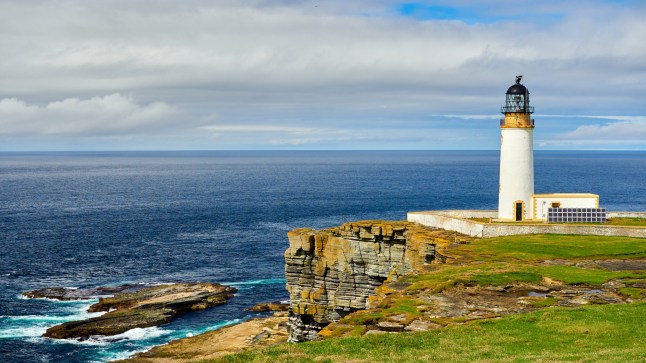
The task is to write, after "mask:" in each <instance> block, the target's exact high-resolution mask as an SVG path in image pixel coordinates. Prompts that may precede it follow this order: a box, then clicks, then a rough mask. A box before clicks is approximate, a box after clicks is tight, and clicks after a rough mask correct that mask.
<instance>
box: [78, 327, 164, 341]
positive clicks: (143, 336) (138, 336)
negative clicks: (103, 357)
mask: <svg viewBox="0 0 646 363" xmlns="http://www.w3.org/2000/svg"><path fill="white" fill-rule="evenodd" d="M171 333H173V330H168V329H163V328H159V327H150V328H134V329H130V330H128V331H127V332H125V333H121V334H117V335H110V336H99V335H96V336H91V337H90V339H89V340H98V341H102V342H108V343H113V342H118V341H122V340H148V339H154V338H158V337H161V336H164V335H169V334H171Z"/></svg>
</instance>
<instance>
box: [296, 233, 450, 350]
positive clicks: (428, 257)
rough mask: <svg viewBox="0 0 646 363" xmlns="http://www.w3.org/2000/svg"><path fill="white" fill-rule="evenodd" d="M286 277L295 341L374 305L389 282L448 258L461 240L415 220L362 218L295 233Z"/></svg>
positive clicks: (302, 339)
mask: <svg viewBox="0 0 646 363" xmlns="http://www.w3.org/2000/svg"><path fill="white" fill-rule="evenodd" d="M288 237H289V248H288V249H287V251H285V275H286V279H287V289H288V291H289V294H290V318H289V326H290V338H289V340H290V341H292V342H300V341H307V340H315V339H317V333H318V332H319V331H320V330H321V329H322V328H323V327H325V326H326V325H327V324H329V323H331V322H335V321H338V320H339V319H341V318H342V317H343V316H345V315H347V314H349V313H352V312H354V311H357V310H361V309H366V308H369V307H370V299H369V298H370V297H371V296H373V295H374V294H375V288H377V287H379V286H381V285H382V284H383V283H384V281H386V280H391V281H392V280H395V279H397V278H398V277H399V276H403V275H405V274H409V273H411V272H415V271H417V270H420V269H422V268H423V267H424V266H425V265H428V264H431V263H433V262H434V261H436V260H443V259H444V258H446V256H443V255H442V252H441V251H442V249H443V247H445V246H447V245H449V244H450V243H452V242H455V240H454V238H455V237H453V238H452V237H451V236H450V235H449V234H447V232H446V231H442V230H436V229H435V230H434V229H429V228H426V227H423V226H420V225H418V224H415V223H409V222H384V221H362V222H350V223H345V224H343V225H342V226H339V227H336V228H331V229H327V230H322V231H315V230H312V229H297V230H293V231H291V232H289V234H288Z"/></svg>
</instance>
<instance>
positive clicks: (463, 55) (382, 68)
mask: <svg viewBox="0 0 646 363" xmlns="http://www.w3.org/2000/svg"><path fill="white" fill-rule="evenodd" d="M399 3H400V2H397V1H388V0H374V1H373V0H371V1H368V0H354V1H341V0H329V1H324V2H322V1H308V0H303V1H300V0H275V1H267V0H219V1H203V0H185V1H181V2H174V1H159V2H155V3H154V4H151V3H150V2H149V1H142V0H111V1H103V0H82V1H81V0H66V1H62V2H61V1H20V2H17V1H4V0H0V34H2V37H0V74H2V77H0V99H4V100H3V101H2V102H3V107H5V108H6V112H10V116H11V117H10V118H9V119H7V118H3V119H2V120H0V126H1V128H2V130H0V134H11V135H18V134H34V133H38V134H46V135H51V137H52V138H53V137H55V135H98V134H105V133H111V134H115V135H117V134H132V133H137V132H139V135H141V136H142V137H143V136H144V135H146V134H147V132H148V131H152V130H158V131H159V132H162V133H163V132H166V131H164V130H168V129H172V130H173V132H172V133H169V132H166V136H168V139H170V140H171V143H172V142H173V141H172V140H191V142H192V140H193V139H194V138H195V139H196V140H195V143H196V144H199V145H200V147H201V145H203V144H204V143H206V142H204V143H200V137H202V135H200V134H198V135H196V134H195V133H194V131H195V127H196V126H199V125H205V124H212V123H213V122H212V120H210V119H209V118H208V116H206V115H211V114H214V113H217V115H218V117H217V121H218V123H219V125H220V126H217V125H215V126H214V127H215V128H214V129H211V130H208V129H201V131H208V132H205V133H204V134H205V136H204V137H212V135H213V134H214V133H218V134H224V133H228V134H229V136H230V137H231V138H232V140H231V144H233V145H238V144H240V143H237V144H236V143H235V141H236V140H233V138H237V137H247V136H249V135H250V134H254V133H257V132H260V131H261V130H265V131H264V133H273V134H280V133H284V134H285V135H293V136H294V138H293V139H292V138H291V137H278V136H276V135H270V136H272V137H271V139H270V138H268V137H265V138H264V139H258V142H259V143H255V144H253V145H252V146H254V147H259V148H262V147H264V146H263V145H267V143H268V142H270V141H269V140H274V141H272V142H274V143H276V144H279V143H281V142H284V141H286V140H287V142H286V144H289V143H290V142H291V143H293V144H300V145H307V144H311V143H312V140H315V139H320V140H321V141H320V142H321V143H324V142H326V140H331V139H334V137H337V138H336V139H334V140H340V137H339V135H336V134H331V136H330V139H327V138H325V137H319V136H310V134H309V133H308V131H312V130H318V131H321V130H323V129H344V128H346V129H358V128H361V127H366V125H371V124H373V123H378V124H379V125H382V126H383V125H384V123H386V122H393V123H395V124H394V125H392V127H396V126H397V125H396V123H400V124H401V126H402V127H417V126H419V125H420V123H422V122H424V121H425V120H426V118H428V117H433V116H428V115H447V116H446V117H452V118H463V119H488V118H491V119H496V118H499V116H494V115H486V113H488V112H495V111H497V108H498V106H500V105H501V104H502V102H503V100H504V98H503V97H504V96H503V93H504V90H505V89H506V87H507V86H509V85H510V83H512V82H513V78H514V76H515V75H516V74H525V76H526V77H525V81H526V84H527V86H528V87H529V88H530V90H531V92H532V101H533V104H534V106H536V108H537V112H549V113H554V114H557V113H561V114H567V113H583V112H590V113H599V114H603V113H605V114H607V113H615V112H620V111H618V109H621V112H625V113H634V114H643V113H644V112H646V110H645V109H644V104H643V99H644V98H645V97H646V86H645V85H646V73H644V72H643V60H644V59H646V42H643V39H642V38H643V37H642V34H644V33H646V23H645V22H643V19H644V16H646V7H644V6H643V5H639V4H637V5H626V6H624V5H617V6H613V5H608V3H607V2H603V1H586V2H585V5H583V3H582V2H579V1H575V2H565V3H564V2H562V1H556V0H546V1H541V2H540V3H536V4H534V3H532V4H523V6H521V7H510V6H508V4H507V2H505V1H487V2H486V5H482V3H479V5H473V3H472V2H467V1H451V2H448V1H446V2H442V1H440V2H438V4H443V5H444V6H449V7H451V6H455V7H466V8H468V9H467V10H473V9H475V10H477V11H479V12H481V13H484V15H486V16H489V18H490V19H489V20H487V21H481V22H478V21H468V22H462V21H459V20H451V21H436V20H418V19H414V18H411V17H403V16H400V15H399V14H397V12H396V10H395V9H396V8H397V6H398V4H399ZM483 9H486V10H483ZM466 12H467V13H468V12H469V11H466ZM534 14H538V15H540V16H537V17H534V16H533V15H534ZM552 15H554V16H553V17H550V16H552ZM542 16H546V17H542ZM500 18H502V20H500ZM491 19H494V20H491ZM495 19H498V20H495ZM536 19H548V20H536ZM115 92H120V94H131V93H132V94H136V95H137V96H138V99H139V100H142V101H137V100H132V99H130V101H127V100H126V101H124V100H121V103H119V101H118V100H114V101H110V100H103V101H102V102H103V103H102V102H99V101H92V102H90V101H91V100H94V99H95V97H94V96H96V95H111V94H114V93H115ZM121 97H125V98H128V96H121ZM99 98H104V97H99ZM26 100H29V102H26ZM32 100H38V102H39V103H34V101H32ZM60 100H63V101H60ZM59 102H60V104H59ZM128 104H129V105H130V106H128ZM50 105H51V106H50ZM170 105H174V106H170ZM101 107H105V109H104V111H102V112H98V111H96V110H99V109H101ZM129 107H130V108H129ZM72 109H73V110H74V111H72ZM179 109H181V110H182V112H183V116H185V117H183V118H186V120H184V119H183V120H182V122H181V123H176V124H173V122H172V119H173V118H174V117H175V116H177V113H178V112H179V111H178V110H179ZM95 111H96V112H95ZM173 112H174V113H175V116H172V114H173ZM108 119H109V120H111V121H108ZM296 119H298V120H300V121H298V122H296V121H294V122H289V121H285V120H296ZM20 120H26V121H25V122H21V121H20ZM195 120H198V121H195ZM199 120H201V121H199ZM393 120H394V121H393ZM279 123H280V125H278V124H279ZM225 124H226V125H232V126H227V127H228V129H226V128H225V126H223V125H225ZM465 124H466V123H462V124H460V123H455V125H454V126H453V127H454V130H455V132H459V130H460V129H463V128H465V127H467V126H465ZM244 125H252V126H244ZM272 125H274V126H272ZM275 125H278V126H279V127H283V128H284V129H272V128H273V127H278V126H275ZM411 125H412V126H411ZM217 127H219V128H220V129H219V130H218V129H217ZM232 127H233V128H232ZM245 127H247V129H246V130H245V129H244V128H245ZM285 128H286V129H285ZM144 130H146V132H142V131H144ZM546 131H548V132H549V130H546ZM558 131H559V132H562V129H560V130H558ZM570 131H571V129H570ZM552 132H554V131H552ZM298 133H300V134H301V136H302V135H308V136H303V137H300V138H296V136H298V135H296V134H298ZM175 136H178V137H175ZM180 136H182V137H180ZM265 136H267V135H265ZM274 136H276V137H275V138H274ZM353 137H354V139H352V140H356V139H357V138H359V136H358V135H353ZM297 139H298V140H302V141H298V140H297ZM289 140H296V141H293V142H292V141H289ZM352 140H350V139H349V140H348V141H347V143H352V142H353V141H352ZM202 141H204V139H202ZM175 142H177V143H179V142H180V141H175ZM182 142H183V143H184V144H183V145H189V146H187V147H194V146H193V145H195V144H193V143H191V144H188V143H187V142H186V141H182ZM402 142H403V141H402ZM221 145H223V144H218V145H215V146H213V147H215V148H217V147H221ZM379 145H384V146H383V147H388V146H385V145H396V146H395V147H401V146H399V145H402V143H399V144H379ZM171 146H173V147H178V148H181V147H182V145H180V144H174V145H167V144H166V143H164V144H160V145H159V146H158V147H160V148H166V147H171ZM209 146H210V145H209ZM472 146H473V145H471V144H470V143H469V142H463V143H461V142H460V141H456V142H455V143H454V144H452V148H458V149H459V148H469V147H472ZM222 147H226V146H222ZM341 147H343V146H341ZM481 147H482V145H481Z"/></svg>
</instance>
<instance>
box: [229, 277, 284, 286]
mask: <svg viewBox="0 0 646 363" xmlns="http://www.w3.org/2000/svg"><path fill="white" fill-rule="evenodd" d="M285 282H286V280H285V279H282V278H281V279H259V280H249V281H232V282H223V283H222V285H231V286H234V287H237V286H253V285H279V284H284V283H285Z"/></svg>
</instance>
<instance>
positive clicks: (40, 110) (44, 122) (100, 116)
mask: <svg viewBox="0 0 646 363" xmlns="http://www.w3.org/2000/svg"><path fill="white" fill-rule="evenodd" d="M176 115H177V109H176V108H174V107H172V106H170V105H168V104H165V103H163V102H154V103H150V104H147V105H141V104H138V103H137V102H136V100H135V99H134V97H133V96H124V95H121V94H119V93H114V94H111V95H107V96H103V97H93V98H90V99H84V100H82V99H78V98H67V99H64V100H61V101H54V102H49V103H47V104H45V105H44V106H39V105H34V104H28V103H27V102H25V101H22V100H19V99H16V98H5V99H2V100H0V135H85V136H97V135H106V134H130V133H139V132H148V133H150V132H152V133H154V132H156V131H158V129H159V128H168V127H169V126H172V125H170V124H169V121H171V120H172V118H173V116H176ZM155 129H157V130H155Z"/></svg>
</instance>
